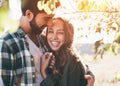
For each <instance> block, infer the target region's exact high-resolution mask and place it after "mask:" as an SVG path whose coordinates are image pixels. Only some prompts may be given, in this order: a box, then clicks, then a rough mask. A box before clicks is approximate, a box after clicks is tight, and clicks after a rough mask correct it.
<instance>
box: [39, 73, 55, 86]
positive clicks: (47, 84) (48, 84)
mask: <svg viewBox="0 0 120 86" xmlns="http://www.w3.org/2000/svg"><path fill="white" fill-rule="evenodd" d="M40 86H56V81H55V79H54V78H53V76H52V75H49V76H48V77H47V78H46V79H44V80H43V81H42V82H41V83H40Z"/></svg>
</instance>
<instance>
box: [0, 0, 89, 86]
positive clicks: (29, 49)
mask: <svg viewBox="0 0 120 86" xmlns="http://www.w3.org/2000/svg"><path fill="white" fill-rule="evenodd" d="M38 1H39V0H27V1H26V3H25V4H24V5H23V6H22V14H23V15H22V16H21V18H20V27H19V29H18V30H17V32H15V33H14V34H8V35H6V36H5V37H4V38H3V39H1V43H0V45H1V46H0V64H1V66H0V77H1V78H2V80H3V84H4V85H5V86H40V83H41V82H42V80H43V78H42V76H41V73H40V57H41V56H42V55H43V50H44V49H43V47H44V45H43V46H42V45H41V39H40V38H39V34H41V32H42V30H43V29H44V28H45V27H46V23H47V21H48V20H49V19H50V18H51V17H52V16H51V15H48V14H47V13H46V12H45V11H44V10H39V9H38V7H37V3H38ZM89 81H90V80H89ZM90 83H91V81H90Z"/></svg>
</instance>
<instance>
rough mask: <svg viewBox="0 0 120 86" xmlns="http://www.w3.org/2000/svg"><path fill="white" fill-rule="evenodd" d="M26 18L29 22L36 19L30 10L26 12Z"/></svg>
mask: <svg viewBox="0 0 120 86" xmlns="http://www.w3.org/2000/svg"><path fill="white" fill-rule="evenodd" d="M25 16H26V17H27V18H28V21H31V20H32V19H33V17H34V14H33V12H31V11H30V10H26V12H25Z"/></svg>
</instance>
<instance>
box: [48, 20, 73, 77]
mask: <svg viewBox="0 0 120 86" xmlns="http://www.w3.org/2000/svg"><path fill="white" fill-rule="evenodd" d="M54 20H61V21H62V22H63V24H64V25H63V26H64V32H65V42H64V44H63V45H62V46H61V48H60V49H59V51H58V53H57V54H56V53H54V55H55V57H56V63H55V67H56V68H55V69H54V70H53V71H56V72H54V75H55V76H56V77H59V76H60V75H61V74H62V72H63V71H62V67H63V66H64V64H65V63H66V60H67V56H66V50H70V49H71V48H72V43H73V37H74V29H73V26H72V24H71V23H69V22H68V21H67V20H64V19H62V18H53V19H52V20H50V21H49V22H50V25H53V23H52V21H54ZM48 26H49V25H48ZM47 31H48V30H47ZM46 36H47V32H46ZM52 52H54V51H52Z"/></svg>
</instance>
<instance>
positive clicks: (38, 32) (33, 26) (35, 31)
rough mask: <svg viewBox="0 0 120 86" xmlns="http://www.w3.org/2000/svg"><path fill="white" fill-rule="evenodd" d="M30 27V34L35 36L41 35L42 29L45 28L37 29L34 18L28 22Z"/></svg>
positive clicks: (43, 26)
mask: <svg viewBox="0 0 120 86" xmlns="http://www.w3.org/2000/svg"><path fill="white" fill-rule="evenodd" d="M30 26H31V29H32V32H33V33H35V34H40V33H42V31H43V29H44V28H45V27H46V25H42V26H40V27H39V26H38V25H37V24H36V22H35V18H33V20H32V21H30Z"/></svg>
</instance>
